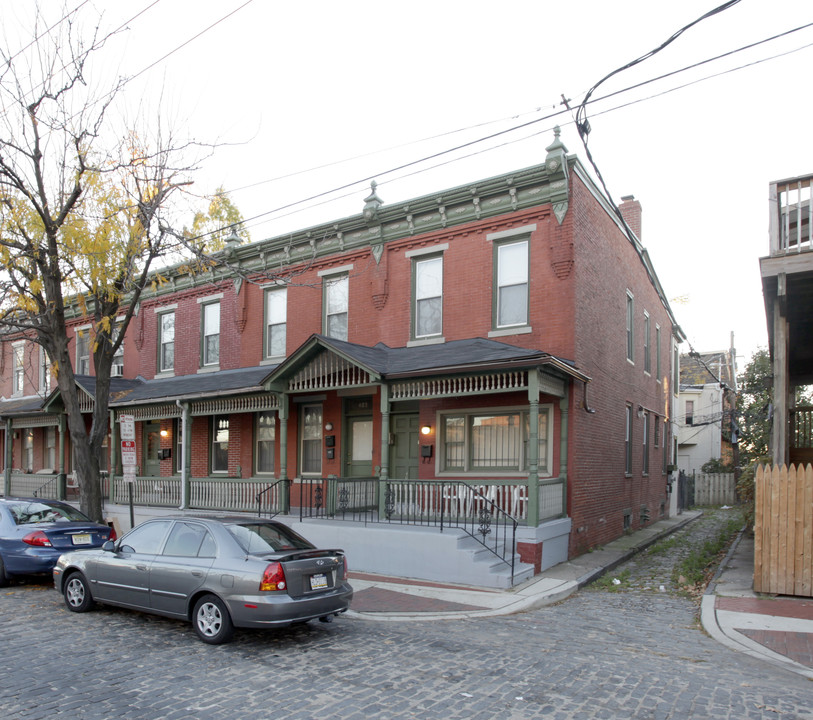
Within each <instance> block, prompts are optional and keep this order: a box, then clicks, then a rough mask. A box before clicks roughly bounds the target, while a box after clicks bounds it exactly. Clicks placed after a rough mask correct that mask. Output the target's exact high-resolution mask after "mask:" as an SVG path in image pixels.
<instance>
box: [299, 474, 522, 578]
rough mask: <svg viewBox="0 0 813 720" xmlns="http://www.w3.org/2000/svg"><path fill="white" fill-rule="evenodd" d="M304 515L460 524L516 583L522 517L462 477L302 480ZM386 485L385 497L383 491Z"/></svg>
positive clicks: (447, 525) (443, 525)
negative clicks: (509, 510) (436, 478)
mask: <svg viewBox="0 0 813 720" xmlns="http://www.w3.org/2000/svg"><path fill="white" fill-rule="evenodd" d="M297 485H298V490H299V492H298V497H297V499H298V501H299V503H298V504H299V519H300V521H301V520H303V519H305V518H320V517H323V518H332V519H338V520H351V521H362V522H369V523H398V524H402V525H419V526H433V527H438V528H439V529H440V531H441V532H443V530H444V529H445V528H451V527H456V528H459V529H461V530H463V531H464V532H465V533H466V534H467V535H469V536H471V537H472V538H474V539H475V540H477V541H478V542H479V543H480V544H481V545H482V546H483V547H484V548H486V549H487V550H488V551H489V552H491V553H492V554H493V555H494V556H496V557H497V558H499V559H500V560H501V561H502V562H504V563H505V564H506V565H508V566H509V567H510V568H511V582H512V584H513V581H514V571H515V555H516V533H517V525H518V524H519V522H518V520H517V519H516V518H514V517H513V516H512V515H511V514H510V513H508V512H507V511H506V510H505V509H503V508H502V507H500V505H499V504H498V503H497V502H495V501H494V500H493V499H492V498H491V497H488V495H486V494H485V493H483V492H482V491H480V490H479V489H478V488H477V487H474V486H473V485H470V484H469V483H466V482H460V481H454V482H451V481H426V480H392V481H387V482H386V483H383V482H382V481H381V480H379V479H378V478H339V477H335V476H331V477H328V478H301V479H299V480H298V481H297ZM381 486H384V487H383V495H382V494H380V492H379V489H380V488H381ZM292 504H293V501H292Z"/></svg>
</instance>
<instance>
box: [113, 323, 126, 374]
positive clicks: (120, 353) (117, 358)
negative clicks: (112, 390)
mask: <svg viewBox="0 0 813 720" xmlns="http://www.w3.org/2000/svg"><path fill="white" fill-rule="evenodd" d="M122 320H123V318H117V319H116V323H117V324H116V327H114V328H113V332H112V333H110V342H111V343H115V342H116V341H117V340H118V339H119V335H120V330H119V328H120V327H121V326H120V325H119V324H118V323H120V322H121V321H122ZM110 374H111V375H112V376H113V377H122V376H123V375H124V340H123V339H122V341H121V345H119V348H118V350H116V352H115V353H114V354H113V363H112V365H111V366H110Z"/></svg>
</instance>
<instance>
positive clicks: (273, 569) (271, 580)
mask: <svg viewBox="0 0 813 720" xmlns="http://www.w3.org/2000/svg"><path fill="white" fill-rule="evenodd" d="M285 584H286V583H285V571H284V570H283V569H282V565H280V564H279V563H278V562H272V563H271V564H270V565H269V566H268V567H267V568H266V569H265V572H264V573H263V579H262V582H260V590H285Z"/></svg>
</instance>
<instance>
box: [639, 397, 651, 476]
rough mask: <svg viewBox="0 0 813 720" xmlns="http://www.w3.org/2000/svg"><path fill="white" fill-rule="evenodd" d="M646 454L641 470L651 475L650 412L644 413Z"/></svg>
mask: <svg viewBox="0 0 813 720" xmlns="http://www.w3.org/2000/svg"><path fill="white" fill-rule="evenodd" d="M643 420H644V426H643V432H644V438H643V440H644V455H643V466H642V470H641V472H642V473H643V474H644V475H649V413H648V412H645V413H644V418H643Z"/></svg>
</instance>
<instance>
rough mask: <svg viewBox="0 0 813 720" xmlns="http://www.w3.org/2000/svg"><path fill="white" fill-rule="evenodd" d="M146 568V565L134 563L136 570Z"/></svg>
mask: <svg viewBox="0 0 813 720" xmlns="http://www.w3.org/2000/svg"><path fill="white" fill-rule="evenodd" d="M146 569H147V566H146V565H136V570H146Z"/></svg>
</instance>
